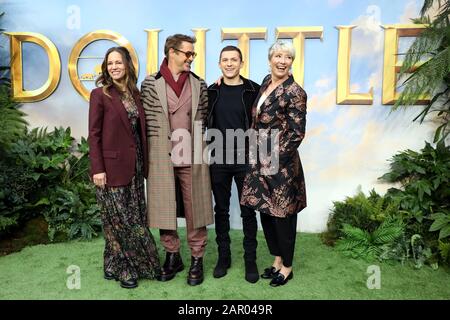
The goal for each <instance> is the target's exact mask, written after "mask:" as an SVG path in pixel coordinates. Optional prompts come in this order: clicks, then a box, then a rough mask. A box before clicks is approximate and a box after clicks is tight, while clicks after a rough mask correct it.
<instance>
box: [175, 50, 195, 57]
mask: <svg viewBox="0 0 450 320" xmlns="http://www.w3.org/2000/svg"><path fill="white" fill-rule="evenodd" d="M172 49H173V50H175V51H179V52H182V53H184V55H185V56H186V58H188V59H189V58H190V57H192V59H195V57H196V56H197V53H196V52H192V51H182V50H179V49H177V48H172Z"/></svg>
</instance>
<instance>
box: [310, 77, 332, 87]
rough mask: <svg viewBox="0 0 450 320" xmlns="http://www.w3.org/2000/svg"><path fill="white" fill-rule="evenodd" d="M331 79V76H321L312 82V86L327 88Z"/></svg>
mask: <svg viewBox="0 0 450 320" xmlns="http://www.w3.org/2000/svg"><path fill="white" fill-rule="evenodd" d="M332 81H333V78H332V77H331V76H329V77H323V78H321V79H319V80H317V81H316V82H315V83H314V86H315V87H316V88H319V89H327V88H329V87H330V85H331V82H332Z"/></svg>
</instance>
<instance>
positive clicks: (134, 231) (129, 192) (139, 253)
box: [97, 170, 160, 281]
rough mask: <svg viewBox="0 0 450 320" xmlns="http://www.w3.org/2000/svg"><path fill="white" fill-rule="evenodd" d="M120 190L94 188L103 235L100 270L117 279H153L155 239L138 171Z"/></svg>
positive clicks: (156, 265) (156, 269)
mask: <svg viewBox="0 0 450 320" xmlns="http://www.w3.org/2000/svg"><path fill="white" fill-rule="evenodd" d="M139 171H141V170H138V173H137V174H136V176H135V177H133V179H132V181H131V183H130V184H129V185H127V186H123V187H105V188H104V189H102V188H98V187H97V202H98V203H99V205H100V207H101V210H102V222H103V231H104V235H105V251H104V271H105V272H109V273H112V274H113V275H114V276H115V277H116V278H117V279H118V280H121V281H126V280H130V279H139V278H147V279H154V278H155V277H156V276H157V275H158V274H159V272H160V262H159V256H158V251H157V247H156V243H155V240H154V238H153V236H152V234H151V233H150V230H149V228H148V225H147V207H146V203H145V190H144V178H143V175H142V174H141V172H139Z"/></svg>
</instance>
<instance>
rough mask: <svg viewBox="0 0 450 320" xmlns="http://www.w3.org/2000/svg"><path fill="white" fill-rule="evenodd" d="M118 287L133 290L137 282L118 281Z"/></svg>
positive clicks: (132, 280) (131, 280)
mask: <svg viewBox="0 0 450 320" xmlns="http://www.w3.org/2000/svg"><path fill="white" fill-rule="evenodd" d="M120 286H121V287H122V288H125V289H133V288H136V287H137V286H138V282H137V280H136V279H130V280H124V281H120Z"/></svg>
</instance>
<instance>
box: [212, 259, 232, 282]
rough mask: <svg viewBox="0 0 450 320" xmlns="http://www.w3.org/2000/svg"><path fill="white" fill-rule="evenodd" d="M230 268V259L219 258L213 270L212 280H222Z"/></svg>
mask: <svg viewBox="0 0 450 320" xmlns="http://www.w3.org/2000/svg"><path fill="white" fill-rule="evenodd" d="M230 267H231V258H230V257H220V256H219V259H218V260H217V264H216V267H215V268H214V272H213V276H214V278H222V277H223V276H225V275H226V274H227V269H228V268H230Z"/></svg>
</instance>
